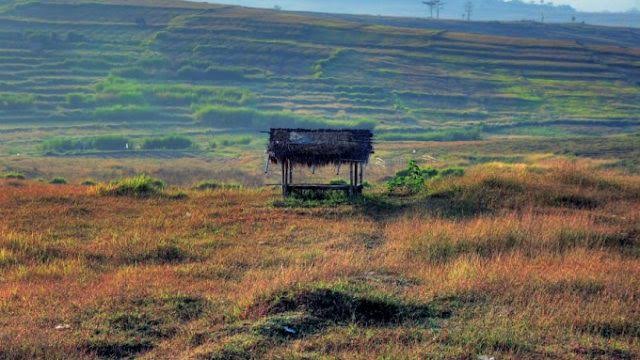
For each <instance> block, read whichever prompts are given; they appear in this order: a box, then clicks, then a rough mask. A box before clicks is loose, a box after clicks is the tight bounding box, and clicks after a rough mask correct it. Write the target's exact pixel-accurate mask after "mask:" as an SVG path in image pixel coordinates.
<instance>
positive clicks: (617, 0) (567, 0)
mask: <svg viewBox="0 0 640 360" xmlns="http://www.w3.org/2000/svg"><path fill="white" fill-rule="evenodd" d="M207 1H210V2H218V3H227V4H239V5H248V6H260V7H271V6H273V4H278V3H282V1H280V2H279V1H278V0H207ZM315 1H317V4H318V5H321V4H322V3H323V0H315ZM362 1H363V2H364V3H366V1H368V0H362ZM377 1H378V2H379V1H380V0H377ZM524 1H525V2H529V1H530V0H524ZM535 1H536V2H539V1H540V0H535ZM547 1H552V2H553V3H554V4H556V5H560V4H567V5H571V6H573V7H574V8H576V9H578V10H581V11H626V10H629V9H631V8H633V7H636V8H638V9H640V0H545V2H547ZM390 2H391V3H393V2H392V1H390ZM284 3H287V4H292V3H293V4H295V3H297V2H292V1H284ZM301 3H305V4H307V5H304V6H295V5H294V6H293V7H295V8H298V9H303V8H304V9H306V8H308V7H309V4H315V3H314V0H304V1H303V0H301ZM312 6H313V5H312ZM289 7H290V8H291V6H289Z"/></svg>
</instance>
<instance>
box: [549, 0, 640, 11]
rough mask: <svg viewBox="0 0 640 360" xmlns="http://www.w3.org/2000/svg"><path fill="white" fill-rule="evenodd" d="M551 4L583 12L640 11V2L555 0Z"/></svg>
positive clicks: (632, 0)
mask: <svg viewBox="0 0 640 360" xmlns="http://www.w3.org/2000/svg"><path fill="white" fill-rule="evenodd" d="M553 3H554V4H567V5H571V6H573V7H574V8H576V9H578V10H583V11H607V10H608V11H625V10H629V9H631V8H632V7H634V6H635V7H637V8H639V9H640V0H606V1H602V0H556V1H553Z"/></svg>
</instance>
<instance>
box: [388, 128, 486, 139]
mask: <svg viewBox="0 0 640 360" xmlns="http://www.w3.org/2000/svg"><path fill="white" fill-rule="evenodd" d="M376 138H377V139H379V140H386V141H474V140H480V139H481V132H480V129H478V128H471V129H450V130H434V131H428V132H417V133H416V132H409V131H408V132H388V133H381V134H378V135H376Z"/></svg>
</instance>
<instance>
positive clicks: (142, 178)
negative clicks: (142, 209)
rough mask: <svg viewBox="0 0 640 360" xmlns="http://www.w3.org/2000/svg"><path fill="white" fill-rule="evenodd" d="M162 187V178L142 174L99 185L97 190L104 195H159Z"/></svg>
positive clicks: (163, 185)
mask: <svg viewBox="0 0 640 360" xmlns="http://www.w3.org/2000/svg"><path fill="white" fill-rule="evenodd" d="M164 188H165V183H164V182H163V181H162V180H158V179H155V178H152V177H151V176H148V175H144V174H143V175H138V176H134V177H131V178H125V179H121V180H117V181H113V182H111V183H109V184H106V185H99V186H98V189H97V192H98V194H100V195H105V196H138V197H146V196H157V195H161V194H162V191H163V190H164Z"/></svg>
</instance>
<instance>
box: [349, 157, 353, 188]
mask: <svg viewBox="0 0 640 360" xmlns="http://www.w3.org/2000/svg"><path fill="white" fill-rule="evenodd" d="M352 195H353V162H352V161H351V162H349V196H352Z"/></svg>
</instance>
